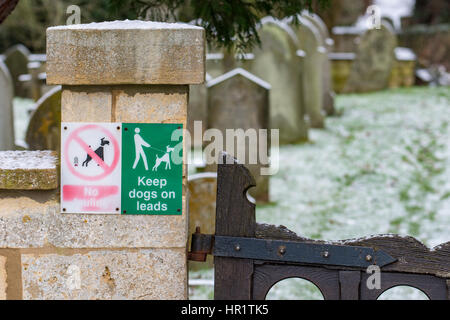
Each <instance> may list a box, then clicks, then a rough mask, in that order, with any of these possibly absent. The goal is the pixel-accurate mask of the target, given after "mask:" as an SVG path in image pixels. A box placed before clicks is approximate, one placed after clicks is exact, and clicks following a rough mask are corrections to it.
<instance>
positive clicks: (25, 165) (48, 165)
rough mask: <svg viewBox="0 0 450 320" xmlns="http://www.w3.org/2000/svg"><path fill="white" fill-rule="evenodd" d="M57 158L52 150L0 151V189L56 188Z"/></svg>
mask: <svg viewBox="0 0 450 320" xmlns="http://www.w3.org/2000/svg"><path fill="white" fill-rule="evenodd" d="M57 159H58V157H57V154H56V152H54V151H1V152H0V189H9V190H51V189H56V188H57V187H58V173H57Z"/></svg>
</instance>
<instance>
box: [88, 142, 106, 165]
mask: <svg viewBox="0 0 450 320" xmlns="http://www.w3.org/2000/svg"><path fill="white" fill-rule="evenodd" d="M107 144H109V141H108V140H105V138H101V139H100V147H98V148H97V149H96V150H95V151H94V152H95V154H96V155H98V157H99V158H100V159H102V161H103V149H104V146H105V145H107ZM91 160H92V157H91V156H90V155H89V154H87V155H86V160H84V161H83V163H82V164H81V166H82V167H84V165H86V167H87V166H88V164H89V162H90V161H91Z"/></svg>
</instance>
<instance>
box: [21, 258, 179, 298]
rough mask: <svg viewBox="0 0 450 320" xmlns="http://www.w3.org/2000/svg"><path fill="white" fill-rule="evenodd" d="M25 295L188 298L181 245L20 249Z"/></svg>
mask: <svg viewBox="0 0 450 320" xmlns="http://www.w3.org/2000/svg"><path fill="white" fill-rule="evenodd" d="M22 275H23V276H22V283H23V298H24V299H26V300H29V299H52V300H53V299H133V300H139V299H186V298H187V288H186V285H187V279H186V278H187V272H186V253H185V250H184V249H142V250H127V251H125V250H117V251H115V250H114V251H112V250H111V251H109V250H101V251H87V252H82V253H76V252H75V253H62V254H23V255H22Z"/></svg>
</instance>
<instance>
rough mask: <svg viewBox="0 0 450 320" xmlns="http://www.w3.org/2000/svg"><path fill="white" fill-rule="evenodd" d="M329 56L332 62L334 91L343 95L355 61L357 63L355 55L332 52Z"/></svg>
mask: <svg viewBox="0 0 450 320" xmlns="http://www.w3.org/2000/svg"><path fill="white" fill-rule="evenodd" d="M328 56H329V58H330V61H331V79H332V83H333V90H334V91H336V92H337V93H343V92H344V88H345V86H346V84H347V81H348V78H349V76H350V72H351V69H352V65H353V61H355V54H354V53H353V52H331V53H330V54H329V55H328Z"/></svg>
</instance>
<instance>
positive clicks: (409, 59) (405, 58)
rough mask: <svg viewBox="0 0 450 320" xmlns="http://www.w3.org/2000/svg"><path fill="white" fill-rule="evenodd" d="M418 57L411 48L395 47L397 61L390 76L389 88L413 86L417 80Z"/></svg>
mask: <svg viewBox="0 0 450 320" xmlns="http://www.w3.org/2000/svg"><path fill="white" fill-rule="evenodd" d="M416 60H417V57H416V55H415V53H414V52H413V51H412V50H411V49H409V48H403V47H397V48H395V62H394V66H393V67H392V71H391V75H390V77H389V88H399V87H411V86H412V85H414V82H415V74H414V71H415V66H416Z"/></svg>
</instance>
